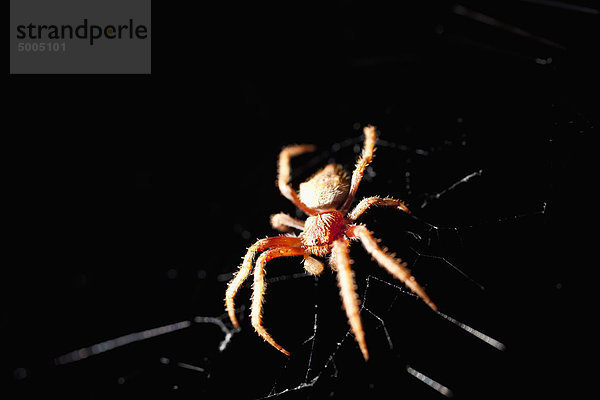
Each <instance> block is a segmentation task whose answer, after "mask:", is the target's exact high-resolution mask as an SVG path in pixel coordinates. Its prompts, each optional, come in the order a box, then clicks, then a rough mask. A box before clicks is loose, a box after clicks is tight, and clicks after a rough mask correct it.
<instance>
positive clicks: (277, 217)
mask: <svg viewBox="0 0 600 400" xmlns="http://www.w3.org/2000/svg"><path fill="white" fill-rule="evenodd" d="M271 226H272V227H273V228H274V229H277V230H278V231H280V232H289V231H291V229H290V228H294V229H299V230H303V229H304V221H301V220H299V219H296V218H294V217H291V216H289V215H288V214H286V213H277V214H273V215H271Z"/></svg>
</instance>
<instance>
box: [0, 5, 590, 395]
mask: <svg viewBox="0 0 600 400" xmlns="http://www.w3.org/2000/svg"><path fill="white" fill-rule="evenodd" d="M460 4H461V5H462V6H464V7H466V8H468V9H470V10H476V11H477V12H480V13H483V14H486V15H488V16H491V17H493V18H494V19H495V20H497V21H502V22H504V23H506V24H508V25H510V26H516V27H520V28H521V29H523V30H525V31H527V32H530V33H532V34H534V35H536V37H544V38H546V39H548V40H550V41H552V42H553V43H554V44H548V43H541V42H540V40H539V39H536V37H534V38H532V37H526V36H524V34H522V33H519V32H516V33H515V32H514V31H512V32H511V31H509V30H507V29H505V28H502V27H498V26H495V27H494V26H490V25H489V24H486V23H483V22H481V21H476V20H474V19H473V18H469V17H468V16H465V15H459V14H461V12H460V11H461V9H460V8H456V5H455V4H454V3H452V2H443V1H441V2H413V3H411V4H402V5H400V6H394V7H392V5H388V4H387V3H383V2H381V3H380V2H369V4H368V5H366V4H362V3H359V2H336V3H335V4H328V5H321V4H318V5H314V4H311V5H309V4H307V3H304V2H302V3H301V2H297V3H286V5H281V4H268V5H256V4H246V5H239V4H233V3H231V4H230V3H227V4H223V5H222V6H220V7H206V6H197V7H194V8H188V7H189V6H188V5H184V4H182V5H180V6H172V5H158V4H154V5H153V6H154V7H153V16H154V18H153V26H152V41H153V53H154V54H153V65H152V70H153V73H152V76H112V77H111V76H69V77H65V76H31V77H25V76H11V77H9V80H8V87H9V96H8V97H9V99H10V105H9V106H8V112H7V115H6V121H7V123H8V122H9V121H10V128H8V131H9V133H10V135H7V136H10V138H8V139H7V140H6V142H5V143H6V144H5V146H3V147H4V149H3V150H4V152H5V155H6V158H5V159H6V160H8V162H6V163H5V176H7V178H8V182H9V188H8V189H6V190H5V197H8V198H10V199H12V200H14V202H11V206H10V208H7V209H6V212H5V215H6V216H7V218H8V219H10V220H11V221H13V220H14V221H15V222H16V223H15V224H12V223H10V224H7V226H9V229H10V231H9V232H7V234H8V235H7V236H8V238H7V241H6V243H5V245H6V247H7V250H8V251H7V254H8V255H9V257H8V258H7V261H6V263H5V266H4V270H5V273H6V274H7V275H6V277H5V279H3V282H4V283H5V288H4V290H3V296H4V300H3V305H4V307H3V309H4V311H3V316H2V318H3V327H4V333H5V337H6V338H5V341H4V344H5V356H4V357H3V359H4V360H5V361H6V362H7V365H6V367H5V369H4V371H3V372H4V376H5V377H6V379H7V380H8V382H9V386H8V387H9V389H10V390H11V391H12V392H13V393H17V395H16V397H18V398H22V397H30V396H39V395H40V394H44V395H61V396H63V397H73V398H75V397H77V398H106V397H107V396H118V397H121V396H123V397H125V396H135V397H137V396H141V395H148V394H160V395H167V396H169V397H185V398H198V397H201V398H223V396H236V397H238V398H259V397H262V396H266V395H267V394H269V392H270V391H271V389H272V387H273V385H274V384H275V383H276V387H275V391H276V392H277V391H282V390H284V389H286V388H293V387H296V386H298V385H299V384H300V383H302V382H303V381H304V379H305V375H306V365H307V363H308V357H309V355H310V354H312V357H313V359H312V370H311V371H310V374H309V378H312V377H314V376H315V375H316V374H318V373H322V375H321V377H320V378H319V379H318V381H317V382H316V383H315V384H314V385H313V386H312V387H308V388H304V389H301V390H296V391H293V392H290V393H288V394H285V395H283V396H287V397H288V398H325V397H330V396H331V397H337V398H346V397H347V396H348V395H354V396H373V397H375V398H377V397H381V396H384V395H393V396H398V397H400V396H402V397H405V398H406V397H408V398H424V397H432V398H440V397H441V395H440V394H438V393H437V392H435V391H433V390H432V389H431V388H429V387H427V386H426V385H424V384H423V383H421V382H419V381H418V380H416V379H415V378H414V377H412V376H410V375H409V374H408V373H407V372H406V365H409V366H411V367H412V368H414V369H415V370H417V371H420V372H422V373H424V374H425V375H427V376H429V377H431V378H432V379H434V380H436V381H438V382H440V383H441V384H443V385H445V386H447V387H449V388H450V389H451V390H452V391H453V393H454V395H455V396H456V397H458V398H482V397H484V398H485V397H494V396H496V395H497V396H504V397H506V396H511V397H513V396H516V395H556V396H561V395H563V396H564V395H569V396H572V395H573V393H574V392H575V393H577V392H583V391H585V390H586V389H587V386H588V385H589V381H588V380H587V378H586V376H587V375H586V373H587V372H590V370H589V368H590V367H588V366H587V364H586V361H585V359H586V358H585V357H586V355H587V353H588V351H589V350H590V347H589V345H588V341H587V338H589V337H590V336H591V335H590V333H589V330H588V328H589V327H590V326H591V321H592V320H593V314H592V313H591V312H588V311H587V308H586V306H589V304H590V302H591V301H592V300H591V299H593V293H592V292H591V291H588V290H586V287H587V286H588V285H585V282H590V278H589V277H588V275H589V274H590V273H591V270H592V268H591V267H593V265H591V260H593V259H592V258H590V257H589V256H588V254H590V251H589V249H590V247H589V242H590V240H589V238H591V237H592V236H593V235H595V232H594V231H593V229H594V228H593V226H592V225H591V222H587V221H588V220H589V218H590V215H589V214H590V211H588V210H591V206H592V205H591V198H592V197H593V193H592V192H591V190H592V189H593V184H592V183H593V181H591V174H590V172H591V169H590V168H591V165H592V163H591V160H592V157H593V150H592V149H593V148H592V147H591V145H590V137H592V136H593V135H594V133H596V131H597V125H596V124H597V116H598V114H597V110H598V101H597V96H596V95H597V93H598V92H597V89H598V87H597V81H596V71H597V70H598V64H597V62H596V60H595V56H597V46H596V44H595V43H594V41H593V40H592V35H593V34H594V26H597V23H598V18H597V14H596V15H592V14H590V13H586V12H581V11H576V10H566V9H561V8H556V7H553V6H549V5H542V4H532V3H528V2H519V1H508V2H507V1H502V2H486V4H485V6H484V5H480V4H478V5H475V3H474V4H473V5H471V4H470V3H469V2H462V3H460ZM579 4H581V3H579ZM462 14H464V13H462ZM367 123H372V124H374V125H376V126H377V127H378V130H379V132H380V137H381V139H382V140H384V141H386V142H382V144H380V145H379V150H378V152H377V156H376V158H375V161H374V163H373V169H372V171H375V173H376V175H375V176H374V177H368V178H367V179H365V182H364V184H363V186H361V189H360V191H359V197H361V196H367V195H374V194H381V195H395V196H397V197H401V198H404V199H406V200H407V201H408V202H409V204H412V205H415V206H417V207H418V205H420V204H422V202H423V201H424V199H425V198H426V196H427V194H428V193H436V192H439V191H441V190H444V189H446V188H448V187H449V186H450V185H451V184H452V183H453V182H456V181H457V180H459V179H461V178H463V177H464V176H467V175H468V174H470V173H472V172H474V171H478V170H482V175H481V176H480V177H476V178H474V179H473V180H472V181H470V182H469V183H466V184H464V185H462V186H460V187H457V188H456V189H455V190H453V191H450V192H448V193H447V194H446V195H444V196H442V197H441V198H440V199H438V200H431V204H429V205H428V206H427V207H424V208H423V209H418V208H417V209H416V210H414V215H415V217H416V218H409V217H406V216H402V215H398V214H396V213H394V212H393V211H391V210H373V211H371V212H369V214H368V215H366V216H365V219H364V222H365V223H367V224H369V226H370V227H371V228H372V229H373V230H374V231H375V233H376V235H377V236H378V237H380V238H382V239H383V242H384V244H385V245H387V246H388V247H390V248H391V249H392V250H393V251H395V252H397V254H398V256H400V257H403V258H405V259H407V261H409V263H411V266H412V267H413V270H414V273H415V275H416V276H417V278H418V279H419V281H420V282H421V283H423V284H424V285H425V286H426V288H427V291H428V293H429V294H430V295H431V296H432V298H433V299H434V300H435V301H436V303H437V304H438V306H439V307H440V310H441V311H443V312H444V313H446V314H449V315H451V316H453V317H455V318H457V319H458V320H460V321H463V322H465V323H467V324H469V325H471V326H473V327H474V328H476V329H478V330H481V331H483V332H486V333H488V334H489V335H491V336H492V337H494V338H496V339H498V340H500V341H501V342H503V343H504V344H506V346H507V349H506V350H505V351H503V352H501V351H498V350H496V349H494V348H492V347H490V346H488V345H486V344H484V343H482V342H481V341H479V340H477V339H475V338H474V337H473V336H471V335H468V334H466V333H465V332H464V331H462V330H460V329H459V328H458V327H456V326H453V325H451V324H449V323H448V322H447V321H444V320H443V319H442V318H440V317H439V316H436V315H435V314H434V313H431V312H430V311H429V310H428V309H427V308H426V307H425V306H424V305H423V304H421V303H420V302H415V301H414V300H413V299H412V298H411V297H409V296H403V295H400V296H397V295H398V291H396V290H395V289H393V288H391V287H389V286H388V285H385V284H382V283H380V282H379V281H375V280H374V279H372V278H371V279H370V284H369V285H370V286H369V289H368V297H367V299H366V301H367V307H369V309H370V310H372V311H373V312H374V313H376V314H377V315H378V316H380V317H381V318H382V319H383V320H384V321H385V324H386V325H385V326H386V329H387V330H388V332H389V333H390V338H391V340H392V342H393V348H392V349H390V348H389V346H388V342H387V340H386V337H385V335H384V330H383V329H381V327H380V324H379V323H378V321H377V319H375V318H371V317H370V316H369V315H366V314H365V313H364V312H363V320H364V321H365V329H366V332H367V343H368V346H369V349H370V351H371V356H372V357H371V360H370V361H369V362H368V363H366V364H365V363H364V361H362V359H361V356H360V352H359V351H358V348H357V347H356V345H355V344H354V341H353V339H352V337H349V338H347V339H346V340H345V341H344V343H343V344H342V346H341V348H340V350H339V351H338V352H337V353H336V354H335V358H334V362H335V367H336V368H335V369H334V368H332V366H331V365H329V367H328V368H326V369H324V368H323V365H324V363H325V362H326V361H327V358H328V357H329V355H330V354H332V352H333V351H334V349H335V347H336V343H337V342H338V341H340V340H342V338H343V337H344V335H345V333H346V331H347V325H346V322H345V316H344V313H343V311H341V310H340V303H339V296H338V291H337V286H336V283H335V276H334V275H333V274H331V273H330V272H327V271H326V272H325V273H324V274H323V275H322V276H321V277H320V278H319V279H318V281H315V280H314V279H313V278H309V277H306V278H299V279H292V280H284V281H280V282H277V283H272V284H270V286H269V292H268V294H267V303H266V307H265V324H266V326H267V328H268V329H269V331H270V332H271V333H272V334H273V335H274V336H275V338H276V339H277V340H278V342H280V343H281V344H282V345H284V347H286V348H288V349H289V350H291V351H292V353H293V354H292V358H291V359H290V360H289V361H286V358H285V357H284V356H283V355H281V354H280V353H278V352H277V351H275V350H274V349H272V348H270V347H269V346H268V345H266V344H264V343H263V342H262V340H260V339H259V338H258V337H257V336H256V335H255V334H254V333H253V331H252V328H251V327H250V325H249V321H248V318H247V317H242V331H241V332H240V333H238V334H236V335H234V337H233V339H232V342H231V343H230V345H229V346H228V347H227V348H226V349H225V351H224V352H219V351H218V344H219V342H220V340H222V338H223V336H222V333H221V331H220V330H219V329H218V327H216V326H215V325H208V324H192V326H191V327H190V328H187V329H184V330H181V331H179V332H177V333H172V334H169V335H165V336H161V337H157V338H154V339H150V340H146V341H141V342H138V343H135V344H131V345H129V346H125V347H122V348H119V349H116V350H113V351H110V352H107V353H104V354H101V355H97V356H94V357H90V358H89V359H86V360H83V361H79V362H75V363H72V364H68V365H60V366H56V365H54V364H53V359H54V358H55V357H57V356H60V355H61V354H65V353H67V352H70V351H72V350H76V349H79V348H83V347H86V346H90V345H92V344H94V343H99V342H102V341H105V340H108V339H111V338H115V337H118V336H121V335H125V334H128V333H131V332H137V331H143V330H146V329H150V328H154V327H158V326H162V325H166V324H170V323H173V322H177V321H183V320H190V319H192V318H193V317H194V316H197V315H201V316H220V315H222V314H223V312H224V309H223V301H222V299H223V296H224V290H225V285H226V282H224V281H223V277H227V275H226V274H228V273H231V272H233V271H234V270H235V268H236V266H237V265H238V264H239V262H240V257H242V256H243V254H244V252H245V249H246V247H247V246H248V245H249V244H250V243H251V242H252V240H254V239H256V238H259V237H264V236H266V235H274V234H276V233H275V232H274V231H273V230H272V229H271V228H270V226H269V223H268V217H269V215H271V214H272V213H275V212H278V211H285V212H288V213H292V214H293V213H294V209H293V207H292V205H291V204H289V202H287V201H286V200H285V199H284V198H283V197H281V196H280V195H279V193H278V192H277V189H276V187H275V185H274V182H275V178H276V168H275V164H276V159H277V153H278V151H279V150H280V149H281V147H282V146H284V145H286V144H290V143H315V144H317V145H318V146H319V148H320V151H319V152H317V153H316V154H315V155H307V156H303V157H302V158H299V159H298V160H297V163H294V165H295V166H297V167H298V169H297V170H296V171H297V172H296V173H295V174H294V176H293V179H294V183H295V184H298V183H299V182H301V181H302V180H303V179H306V178H307V177H308V176H310V173H311V172H312V171H311V170H310V169H309V168H306V167H302V165H312V164H311V163H313V164H315V168H317V167H318V166H320V165H322V164H323V163H324V162H326V161H327V160H328V159H329V158H335V159H336V160H337V161H338V162H341V163H343V164H344V165H345V166H346V167H347V168H349V169H350V168H351V167H352V164H353V160H354V158H355V151H354V150H355V149H354V144H356V143H360V140H361V138H360V133H361V132H360V129H357V128H358V127H359V126H362V125H364V124H367ZM346 139H351V141H350V142H344V140H346ZM335 143H338V144H339V143H342V144H343V145H340V147H339V149H336V150H334V149H333V148H332V147H331V146H332V145H334V144H335ZM399 146H405V147H399ZM418 149H424V150H426V151H427V155H419V153H418ZM303 163H306V164H303ZM319 163H320V164H319ZM405 172H409V173H410V175H405ZM407 185H408V186H407ZM544 204H545V208H544ZM541 210H545V212H544V213H541V212H540V211H541ZM513 217H515V218H513ZM428 224H433V225H436V226H440V227H460V228H459V229H458V230H456V231H455V230H452V229H443V230H441V231H439V232H436V231H435V230H432V229H431V228H430V225H428ZM409 232H413V233H415V234H416V235H419V237H421V240H418V239H417V238H416V236H415V235H413V234H410V233H409ZM415 251H418V252H421V253H423V254H427V255H433V256H435V257H441V258H432V257H421V259H420V260H419V261H418V262H417V261H416V253H415ZM352 257H353V258H354V259H355V260H356V263H355V264H354V265H355V269H356V278H357V282H358V286H359V293H360V294H361V295H362V294H363V293H364V291H365V288H366V282H367V277H368V276H369V275H373V276H375V277H377V278H380V279H384V280H386V281H388V282H392V279H391V278H390V277H389V276H387V275H386V274H385V272H382V271H381V270H380V269H379V268H378V267H377V266H376V265H375V264H374V263H373V262H371V261H370V259H369V257H368V256H365V255H364V253H363V252H362V251H361V249H360V246H359V245H355V246H354V247H353V248H352ZM442 258H443V259H445V260H448V261H451V262H452V263H453V264H455V265H458V266H460V268H461V269H462V270H464V271H465V272H466V273H468V274H469V275H470V276H471V277H472V278H473V279H475V280H476V281H477V282H479V283H480V284H482V285H483V286H485V288H486V289H485V290H483V291H482V290H479V289H478V288H477V287H476V286H475V285H473V284H472V283H470V282H468V281H467V280H465V279H464V278H462V277H461V276H460V275H459V274H457V273H456V272H453V271H452V269H451V268H450V267H449V266H448V264H447V263H445V262H444V261H443V260H442ZM301 271H302V269H301V266H300V264H299V262H298V260H297V259H290V260H278V261H274V262H273V265H271V266H270V268H269V269H268V274H269V276H287V275H290V274H293V273H295V272H301ZM589 286H591V285H589ZM592 289H593V288H592ZM249 296H250V289H249V286H246V288H245V289H243V290H241V291H240V293H239V296H238V300H237V301H238V304H240V305H246V311H245V313H246V314H247V313H248V309H247V306H248V304H249ZM315 305H317V306H318V308H317V317H318V324H317V341H316V342H315V349H314V351H312V353H311V351H310V345H311V342H309V343H308V344H304V345H303V344H302V343H303V341H305V340H306V339H307V338H309V337H310V336H311V335H312V334H313V320H314V315H315ZM161 358H162V359H163V361H164V359H165V358H168V359H169V360H172V362H171V363H169V364H165V363H164V362H161ZM581 360H584V361H583V362H582V361H581ZM177 362H181V363H186V364H190V365H195V366H198V367H200V368H203V369H204V372H198V371H192V370H189V369H185V368H180V367H177V365H176V363H177ZM390 391H391V394H390Z"/></svg>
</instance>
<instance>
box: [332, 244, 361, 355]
mask: <svg viewBox="0 0 600 400" xmlns="http://www.w3.org/2000/svg"><path fill="white" fill-rule="evenodd" d="M331 263H332V264H333V265H334V266H335V268H336V270H337V277H338V285H339V287H340V296H341V297H342V304H343V305H344V309H345V310H346V316H347V317H348V322H349V324H350V329H351V330H352V334H354V339H356V342H357V343H358V347H360V351H361V352H362V355H363V357H364V359H365V360H368V359H369V352H368V351H367V344H366V342H365V332H364V330H363V327H362V321H361V319H360V309H359V304H360V301H359V299H358V297H357V295H356V283H355V282H354V273H353V272H352V268H350V263H351V260H350V256H349V254H348V242H346V241H344V240H336V241H335V242H333V248H332V251H331Z"/></svg>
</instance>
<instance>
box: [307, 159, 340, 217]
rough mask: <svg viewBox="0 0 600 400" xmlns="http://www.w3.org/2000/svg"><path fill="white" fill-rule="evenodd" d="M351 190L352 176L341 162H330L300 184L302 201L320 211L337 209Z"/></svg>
mask: <svg viewBox="0 0 600 400" xmlns="http://www.w3.org/2000/svg"><path fill="white" fill-rule="evenodd" d="M349 191H350V176H349V175H348V173H347V172H346V171H345V170H344V168H343V167H342V166H341V165H339V164H329V165H327V166H325V167H324V168H323V169H321V170H320V171H319V172H317V173H316V174H314V175H313V176H312V177H311V178H310V179H309V180H307V181H306V182H303V183H301V184H300V192H299V196H300V201H302V202H303V203H304V204H306V205H307V206H309V207H310V208H315V209H317V210H319V211H326V210H335V209H336V208H337V207H338V206H339V205H340V204H341V203H342V201H344V199H345V198H346V197H347V196H348V192H349Z"/></svg>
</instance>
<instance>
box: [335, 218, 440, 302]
mask: <svg viewBox="0 0 600 400" xmlns="http://www.w3.org/2000/svg"><path fill="white" fill-rule="evenodd" d="M346 235H347V236H348V237H349V238H357V239H360V241H361V243H362V245H363V247H364V248H365V250H367V252H368V253H369V254H371V255H372V256H373V258H374V259H375V261H377V263H378V264H379V265H381V266H382V267H383V268H385V269H386V270H387V271H388V272H389V273H390V274H392V275H393V276H394V277H395V278H396V279H398V280H400V281H401V282H402V283H404V285H406V287H408V288H409V289H410V290H411V291H412V292H413V293H415V294H416V295H417V296H419V297H420V298H421V299H422V300H423V301H424V302H425V304H427V305H428V306H429V307H431V308H432V309H433V310H436V311H437V306H436V305H435V304H434V303H433V301H431V299H430V298H429V296H427V294H426V293H425V290H424V289H423V288H422V287H421V285H419V284H418V283H417V280H416V279H415V277H414V276H412V275H411V273H410V271H409V270H408V268H406V263H405V262H403V261H402V260H399V259H396V258H394V257H393V255H390V254H388V253H387V252H386V251H385V249H381V248H380V247H379V245H378V244H377V240H376V239H375V238H374V237H373V235H372V234H371V232H369V230H368V229H367V228H366V227H365V226H364V225H352V226H350V228H348V230H347V231H346Z"/></svg>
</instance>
